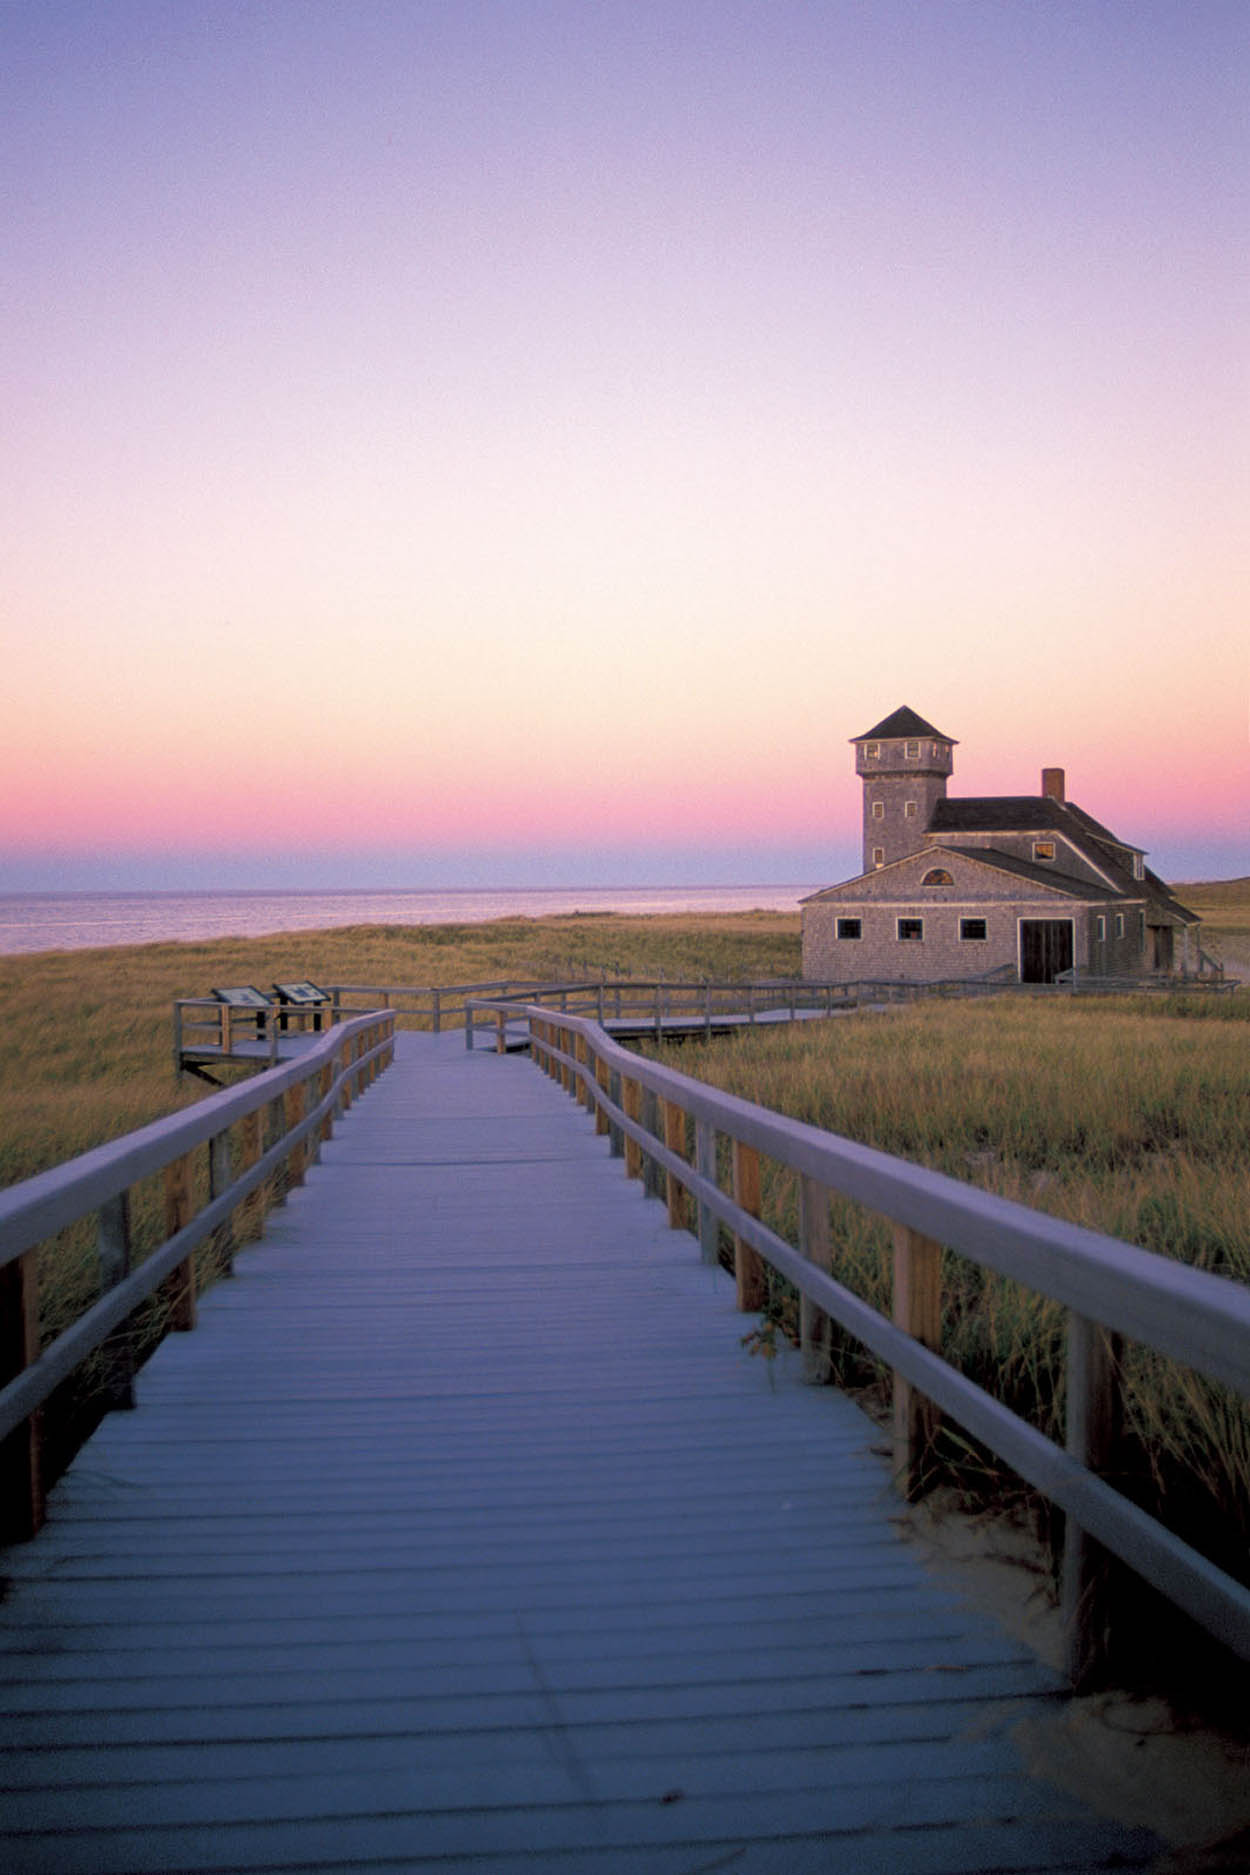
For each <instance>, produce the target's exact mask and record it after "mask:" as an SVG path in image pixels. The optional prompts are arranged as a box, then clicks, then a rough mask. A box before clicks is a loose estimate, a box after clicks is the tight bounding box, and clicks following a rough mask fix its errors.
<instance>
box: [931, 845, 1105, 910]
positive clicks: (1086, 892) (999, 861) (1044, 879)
mask: <svg viewBox="0 0 1250 1875" xmlns="http://www.w3.org/2000/svg"><path fill="white" fill-rule="evenodd" d="M924 851H925V852H926V853H957V854H958V855H959V857H960V859H975V860H979V861H980V862H981V864H982V865H983V866H992V867H993V868H994V871H995V872H1009V873H1010V874H1011V875H1012V877H1013V878H1016V879H1026V880H1027V881H1028V883H1029V884H1030V885H1041V886H1045V887H1046V888H1047V890H1048V891H1051V892H1062V893H1063V894H1064V895H1065V896H1066V897H1068V898H1086V899H1098V900H1100V901H1101V900H1105V899H1108V898H1117V897H1119V893H1118V892H1116V891H1111V892H1108V890H1107V888H1106V887H1105V886H1100V885H1097V884H1095V882H1094V881H1093V880H1092V879H1076V878H1074V877H1073V876H1072V874H1071V873H1070V872H1056V871H1055V868H1054V867H1053V866H1038V865H1035V864H1034V862H1033V861H1032V860H1030V859H1017V858H1016V856H1015V854H1014V853H1000V852H999V851H998V849H997V847H993V846H956V845H955V844H954V842H953V841H950V840H943V841H941V842H940V843H939V844H937V845H934V846H927V847H925V848H924ZM1137 896H1138V897H1139V898H1140V897H1141V896H1142V895H1141V893H1140V892H1139V893H1138V894H1137Z"/></svg>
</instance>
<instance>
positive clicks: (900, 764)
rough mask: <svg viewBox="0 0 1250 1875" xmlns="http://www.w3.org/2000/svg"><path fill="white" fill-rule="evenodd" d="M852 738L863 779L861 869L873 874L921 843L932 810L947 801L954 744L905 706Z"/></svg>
mask: <svg viewBox="0 0 1250 1875" xmlns="http://www.w3.org/2000/svg"><path fill="white" fill-rule="evenodd" d="M851 740H852V742H853V743H854V745H855V772H856V774H857V775H861V776H862V777H863V782H864V871H865V872H872V871H874V870H875V869H876V868H877V867H879V866H889V865H890V864H892V862H893V861H894V860H896V859H906V857H907V855H908V854H909V853H915V852H918V851H919V849H920V848H921V847H922V846H923V845H924V834H925V829H926V827H927V826H928V825H929V818H930V816H931V815H932V813H933V809H934V807H935V806H936V805H937V803H938V802H939V801H944V800H945V799H946V780H947V777H948V775H949V774H950V772H951V770H952V769H953V767H954V765H955V760H954V749H955V743H954V738H953V737H951V736H944V735H943V734H942V732H941V730H940V729H935V728H934V727H933V724H932V723H926V721H925V719H924V717H923V716H917V714H916V712H915V710H912V709H908V707H907V705H906V704H904V705H903V707H902V708H901V709H898V710H895V711H894V713H893V715H891V716H887V717H886V718H885V719H884V721H883V722H880V723H878V724H877V726H876V728H875V729H869V730H866V731H865V733H864V734H863V735H862V736H852V738H851Z"/></svg>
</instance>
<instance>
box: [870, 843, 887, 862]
mask: <svg viewBox="0 0 1250 1875" xmlns="http://www.w3.org/2000/svg"><path fill="white" fill-rule="evenodd" d="M872 863H873V865H874V866H884V865H885V848H884V847H883V846H874V847H873V849H872Z"/></svg>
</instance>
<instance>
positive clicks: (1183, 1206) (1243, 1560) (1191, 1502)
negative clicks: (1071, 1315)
mask: <svg viewBox="0 0 1250 1875" xmlns="http://www.w3.org/2000/svg"><path fill="white" fill-rule="evenodd" d="M669 1058H670V1059H671V1060H672V1062H673V1065H675V1066H678V1067H680V1068H682V1069H683V1070H684V1071H686V1072H690V1073H695V1074H697V1075H699V1076H700V1077H701V1078H704V1079H707V1080H709V1081H711V1082H713V1083H714V1084H715V1085H716V1086H718V1087H722V1088H725V1089H726V1090H727V1091H729V1092H732V1093H734V1094H738V1095H740V1096H742V1097H743V1098H744V1099H748V1100H752V1101H757V1102H759V1103H760V1104H762V1105H764V1106H767V1107H770V1108H773V1109H775V1110H777V1111H779V1112H782V1113H786V1114H790V1115H792V1116H793V1117H794V1118H796V1119H801V1120H805V1121H808V1122H810V1123H811V1124H813V1125H816V1126H820V1127H824V1128H827V1129H829V1130H830V1131H832V1132H835V1133H839V1134H842V1135H844V1136H846V1137H848V1138H851V1139H855V1140H859V1141H862V1142H864V1143H865V1144H868V1145H873V1146H877V1147H879V1148H881V1149H882V1150H884V1151H887V1152H891V1153H896V1154H898V1155H899V1156H900V1157H902V1158H906V1159H910V1160H913V1161H915V1162H918V1163H921V1164H924V1165H928V1166H931V1167H933V1168H934V1169H936V1170H938V1171H941V1172H945V1173H947V1174H949V1175H950V1176H952V1177H955V1178H959V1179H963V1180H965V1181H967V1182H969V1183H973V1184H976V1185H979V1186H981V1187H983V1188H984V1189H986V1190H988V1191H992V1192H996V1193H999V1194H1001V1195H1002V1196H1004V1197H1009V1198H1013V1199H1016V1200H1018V1201H1020V1202H1023V1203H1025V1204H1028V1205H1031V1206H1034V1207H1036V1208H1038V1209H1041V1210H1044V1211H1048V1212H1051V1213H1053V1214H1054V1215H1056V1216H1059V1217H1064V1218H1068V1219H1071V1220H1072V1221H1073V1222H1076V1223H1079V1224H1082V1225H1086V1226H1088V1227H1089V1228H1091V1229H1094V1230H1098V1231H1103V1232H1106V1233H1108V1234H1109V1235H1111V1236H1114V1237H1119V1238H1123V1239H1126V1240H1128V1241H1130V1242H1133V1243H1138V1244H1141V1245H1142V1246H1143V1247H1145V1248H1146V1249H1148V1250H1153V1251H1156V1252H1158V1253H1159V1254H1161V1255H1164V1256H1169V1257H1175V1258H1177V1259H1178V1260H1180V1261H1183V1262H1186V1263H1191V1264H1194V1265H1196V1266H1197V1267H1200V1268H1203V1269H1208V1270H1212V1271H1215V1272H1216V1273H1218V1274H1220V1275H1222V1276H1226V1277H1230V1278H1232V1279H1233V1280H1235V1281H1238V1282H1247V1281H1250V1237H1248V1234H1247V1225H1246V1219H1247V1217H1248V1216H1250V996H1248V995H1244V994H1238V995H1234V996H1231V997H1217V998H1211V999H1209V1000H1205V1001H1204V1000H1199V999H1194V998H1192V997H1184V998H1181V997H1177V998H1166V999H1155V998H1151V997H1147V996H1142V997H1139V998H1128V999H1124V998H1111V997H1108V998H1105V999H1101V998H1089V999H1075V1000H1072V1001H1067V1000H1064V1001H1059V1000H1053V1001H1052V1000H1050V999H1045V1000H1037V999H1032V998H1029V999H1017V998H1003V999H995V1000H993V1001H991V1002H986V1003H975V1004H967V1003H958V1004H949V1003H939V1002H934V1003H928V1004H920V1005H916V1006H913V1007H911V1008H908V1009H903V1010H882V1011H878V1012H868V1011H865V1012H862V1013H860V1014H858V1015H854V1016H850V1017H843V1018H838V1019H836V1020H834V1021H832V1022H828V1023H819V1024H807V1025H803V1026H800V1027H797V1028H791V1029H786V1030H781V1031H776V1030H774V1031H768V1032H765V1031H757V1032H755V1033H748V1034H745V1035H742V1036H740V1037H737V1038H734V1039H728V1040H723V1041H719V1042H714V1043H712V1044H711V1045H710V1046H708V1047H701V1048H698V1049H684V1050H682V1051H680V1053H679V1052H677V1051H671V1054H670V1057H669ZM795 1187H796V1181H795V1179H794V1178H793V1176H792V1175H791V1174H789V1173H786V1172H784V1171H783V1170H781V1168H778V1167H775V1166H772V1167H766V1168H765V1177H764V1204H765V1213H766V1216H767V1218H768V1221H769V1222H770V1223H771V1224H772V1226H773V1228H774V1229H776V1230H778V1231H780V1232H781V1233H782V1234H783V1235H785V1236H786V1237H788V1238H789V1239H790V1240H791V1241H795V1242H797V1191H796V1188H795ZM833 1225H834V1242H835V1244H836V1246H837V1260H836V1266H835V1274H836V1275H837V1276H838V1277H839V1279H840V1280H841V1281H843V1282H845V1283H846V1284H847V1285H848V1286H849V1287H850V1288H852V1289H853V1290H855V1291H856V1293H858V1294H860V1295H862V1296H864V1297H865V1298H866V1299H868V1300H869V1301H871V1302H872V1303H873V1304H874V1306H875V1307H877V1308H879V1309H881V1310H882V1311H884V1312H887V1313H888V1310H889V1307H890V1258H889V1240H888V1227H887V1226H886V1225H885V1224H884V1223H883V1222H882V1221H881V1220H878V1219H875V1218H871V1217H868V1216H866V1215H865V1214H864V1213H863V1212H862V1211H860V1210H859V1209H858V1207H856V1206H853V1205H851V1204H849V1203H845V1202H843V1201H840V1200H835V1201H834V1203H833ZM943 1283H944V1306H943V1352H944V1353H945V1355H946V1357H947V1358H948V1359H949V1360H951V1361H952V1363H953V1364H954V1365H955V1366H956V1367H958V1368H959V1369H960V1370H961V1371H962V1372H964V1373H966V1374H968V1375H969V1376H970V1377H971V1378H973V1379H974V1380H976V1381H977V1382H978V1383H979V1384H980V1385H982V1386H984V1387H985V1388H986V1389H987V1390H988V1391H990V1392H991V1393H993V1394H994V1395H995V1396H996V1397H998V1398H1000V1399H1002V1400H1003V1401H1004V1402H1005V1403H1006V1404H1007V1405H1009V1406H1010V1407H1012V1408H1013V1410H1015V1411H1016V1412H1018V1413H1020V1414H1021V1415H1022V1416H1023V1417H1024V1418H1026V1419H1028V1420H1029V1421H1030V1422H1031V1423H1032V1424H1034V1425H1036V1426H1038V1427H1040V1428H1041V1429H1042V1430H1043V1431H1045V1432H1046V1433H1047V1434H1048V1435H1049V1436H1051V1437H1052V1438H1057V1439H1060V1440H1061V1439H1062V1436H1063V1415H1064V1364H1065V1363H1064V1335H1065V1322H1064V1316H1063V1311H1062V1309H1061V1308H1059V1307H1058V1305H1056V1304H1054V1303H1052V1302H1049V1301H1047V1300H1046V1299H1045V1298H1044V1297H1040V1296H1037V1295H1035V1294H1033V1293H1031V1292H1028V1291H1026V1290H1024V1289H1023V1288H1022V1287H1021V1286H1020V1285H1019V1284H1017V1283H1014V1282H1010V1281H1007V1280H1006V1279H1004V1278H1001V1277H998V1276H996V1275H995V1274H993V1272H990V1271H983V1270H980V1269H978V1268H977V1267H976V1266H975V1265H973V1264H971V1263H969V1262H967V1261H966V1260H965V1259H963V1258H960V1257H956V1256H955V1255H954V1254H953V1253H950V1252H947V1253H946V1254H945V1256H944V1260H943ZM772 1308H773V1311H774V1313H775V1314H776V1315H777V1316H778V1317H779V1319H781V1320H782V1322H783V1323H785V1324H788V1323H789V1322H790V1320H792V1316H793V1304H792V1299H791V1297H790V1296H789V1294H788V1292H787V1290H786V1286H785V1285H784V1284H782V1283H780V1282H779V1281H775V1285H774V1290H773V1301H772ZM836 1359H837V1371H838V1375H839V1377H840V1378H841V1379H842V1380H843V1381H845V1382H847V1383H850V1384H853V1385H857V1386H861V1387H867V1388H869V1389H873V1388H878V1387H880V1386H881V1384H882V1380H883V1376H882V1375H881V1373H880V1371H879V1370H878V1368H877V1367H876V1365H875V1363H873V1361H872V1360H871V1358H870V1357H868V1356H867V1355H866V1354H865V1353H864V1351H863V1350H862V1349H861V1348H860V1347H859V1346H858V1345H857V1344H854V1343H852V1342H850V1341H849V1340H847V1339H845V1338H843V1339H842V1340H841V1341H840V1342H839V1344H838V1347H837V1353H836ZM1124 1378H1125V1412H1126V1419H1127V1427H1126V1435H1127V1436H1126V1444H1125V1452H1124V1466H1123V1477H1122V1478H1121V1483H1122V1485H1123V1486H1124V1488H1126V1489H1128V1490H1129V1491H1130V1493H1131V1494H1133V1495H1135V1496H1136V1497H1137V1498H1138V1499H1139V1501H1141V1502H1143V1503H1145V1504H1146V1505H1147V1506H1148V1507H1149V1508H1151V1509H1152V1510H1153V1511H1154V1512H1155V1513H1156V1514H1159V1515H1163V1516H1165V1519H1166V1520H1167V1521H1169V1522H1170V1523H1172V1524H1173V1527H1176V1528H1179V1529H1181V1530H1182V1531H1185V1532H1188V1533H1189V1534H1190V1536H1191V1538H1192V1540H1194V1541H1197V1542H1200V1546H1201V1547H1203V1548H1204V1549H1205V1550H1206V1551H1207V1553H1209V1554H1212V1555H1215V1556H1216V1557H1217V1559H1218V1560H1220V1561H1221V1562H1222V1563H1223V1565H1224V1566H1225V1567H1226V1568H1229V1569H1230V1570H1232V1571H1234V1572H1235V1573H1238V1574H1240V1575H1242V1576H1246V1575H1248V1574H1250V1569H1248V1566H1247V1557H1248V1556H1250V1407H1247V1404H1246V1403H1245V1402H1243V1401H1241V1400H1239V1399H1237V1398H1236V1397H1234V1396H1232V1395H1231V1394H1229V1392H1228V1391H1227V1390H1226V1389H1224V1388H1222V1387H1218V1386H1215V1385H1214V1384H1212V1383H1209V1382H1207V1381H1205V1380H1203V1379H1201V1378H1200V1377H1198V1376H1195V1375H1193V1374H1191V1373H1189V1372H1188V1371H1187V1370H1182V1369H1179V1368H1178V1367H1177V1366H1176V1365H1175V1364H1174V1363H1172V1362H1171V1361H1169V1360H1167V1359H1165V1358H1164V1357H1163V1356H1160V1355H1156V1354H1154V1353H1152V1352H1151V1351H1149V1350H1147V1349H1143V1348H1140V1347H1134V1346H1130V1347H1129V1348H1128V1349H1126V1352H1125V1365H1124ZM948 1451H949V1454H950V1455H951V1456H953V1457H956V1458H957V1459H958V1460H959V1465H960V1472H961V1475H962V1476H963V1478H964V1479H965V1481H967V1480H968V1479H969V1477H970V1476H971V1472H970V1464H971V1469H972V1471H975V1468H976V1467H975V1463H972V1461H973V1460H974V1459H975V1455H974V1454H972V1453H971V1452H970V1450H969V1449H968V1448H967V1447H966V1446H963V1445H960V1444H958V1443H957V1442H955V1441H952V1442H950V1444H949V1446H948ZM980 1462H983V1461H980V1460H977V1461H976V1463H980ZM984 1462H986V1463H988V1461H984ZM1002 1487H1003V1481H1002V1480H1001V1479H1000V1478H998V1477H997V1476H996V1475H995V1476H994V1478H993V1489H994V1491H995V1493H996V1494H998V1493H1000V1492H1001V1490H1002Z"/></svg>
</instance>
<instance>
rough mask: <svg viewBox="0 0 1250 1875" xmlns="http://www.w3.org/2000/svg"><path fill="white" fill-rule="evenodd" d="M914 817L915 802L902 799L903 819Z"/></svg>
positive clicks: (912, 818)
mask: <svg viewBox="0 0 1250 1875" xmlns="http://www.w3.org/2000/svg"><path fill="white" fill-rule="evenodd" d="M915 818H916V803H915V802H914V801H904V802H903V819H904V820H914V819H915Z"/></svg>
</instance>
